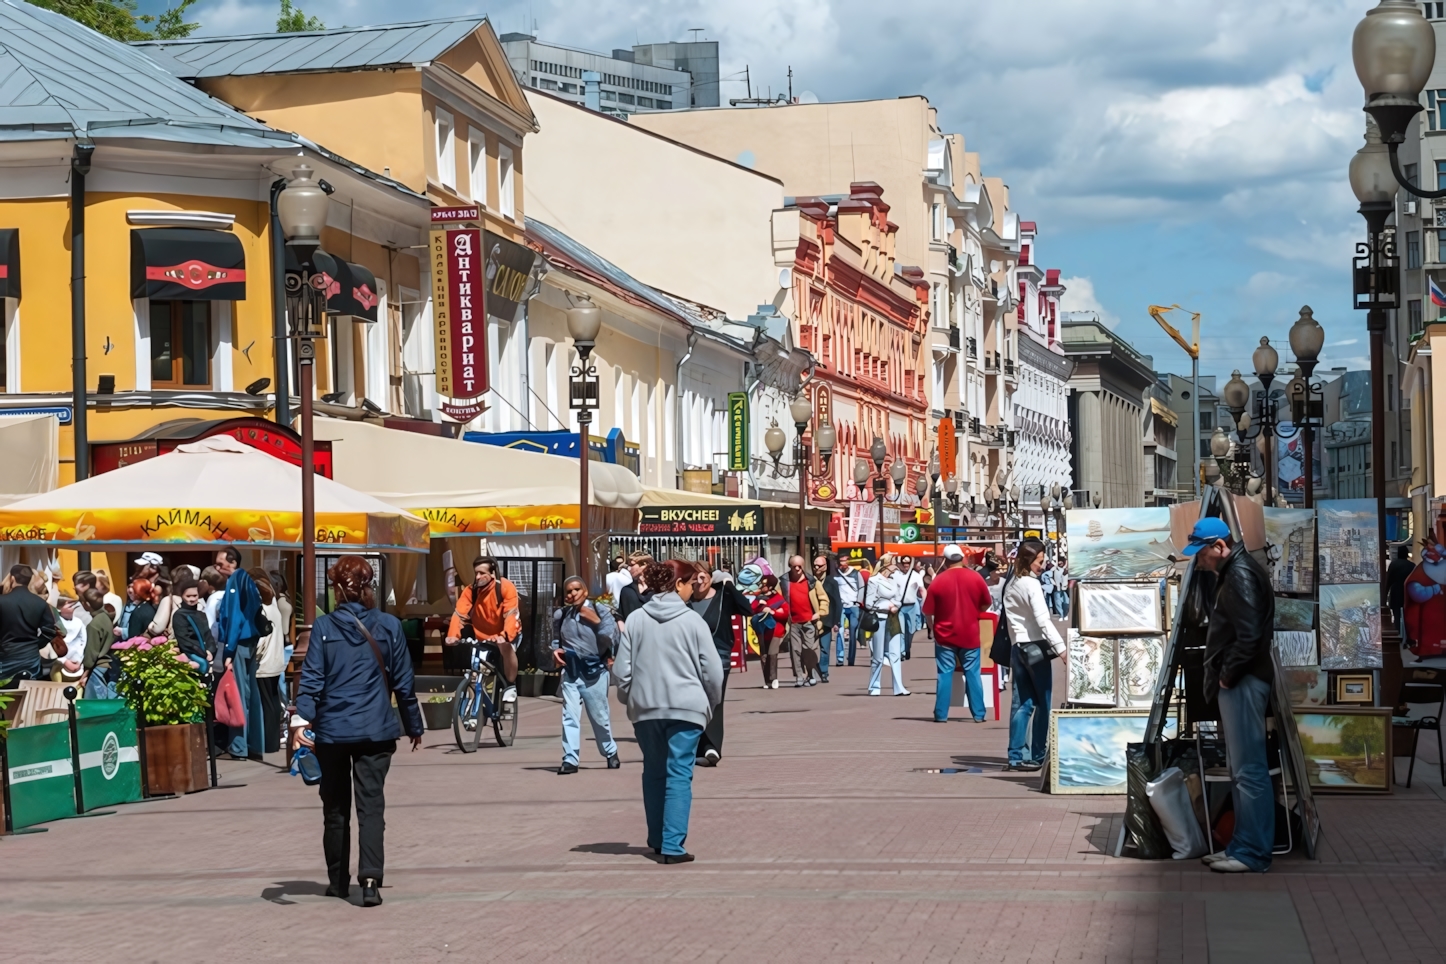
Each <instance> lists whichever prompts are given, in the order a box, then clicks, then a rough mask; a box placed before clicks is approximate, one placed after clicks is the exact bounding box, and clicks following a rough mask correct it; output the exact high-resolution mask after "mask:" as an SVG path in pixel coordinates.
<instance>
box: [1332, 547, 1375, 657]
mask: <svg viewBox="0 0 1446 964" xmlns="http://www.w3.org/2000/svg"><path fill="white" fill-rule="evenodd" d="M1372 531H1374V530H1372ZM1320 665H1321V667H1322V668H1323V669H1380V667H1381V587H1380V586H1379V585H1376V584H1374V583H1372V584H1371V585H1366V586H1321V587H1320Z"/></svg>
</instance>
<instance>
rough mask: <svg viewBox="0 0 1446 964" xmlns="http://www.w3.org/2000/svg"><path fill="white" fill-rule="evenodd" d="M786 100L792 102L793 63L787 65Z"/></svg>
mask: <svg viewBox="0 0 1446 964" xmlns="http://www.w3.org/2000/svg"><path fill="white" fill-rule="evenodd" d="M788 102H789V103H790V104H791V103H793V65H792V64H789V65H788Z"/></svg>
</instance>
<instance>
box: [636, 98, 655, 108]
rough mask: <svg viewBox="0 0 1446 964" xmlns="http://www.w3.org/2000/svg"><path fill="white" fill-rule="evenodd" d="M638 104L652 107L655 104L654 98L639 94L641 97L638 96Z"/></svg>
mask: <svg viewBox="0 0 1446 964" xmlns="http://www.w3.org/2000/svg"><path fill="white" fill-rule="evenodd" d="M638 106H639V107H652V106H653V98H651V97H642V96H639V97H638Z"/></svg>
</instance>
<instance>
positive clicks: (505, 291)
mask: <svg viewBox="0 0 1446 964" xmlns="http://www.w3.org/2000/svg"><path fill="white" fill-rule="evenodd" d="M482 240H483V245H484V248H485V250H486V252H487V258H486V264H487V268H486V271H487V273H486V284H487V313H488V314H489V315H492V316H494V317H497V318H501V319H502V320H503V321H514V320H516V318H517V309H518V307H519V306H520V305H521V304H522V299H523V298H524V297H526V296H527V279H528V278H530V277H531V276H532V265H533V262H535V261H536V260H537V252H535V251H533V250H532V249H531V248H529V247H527V246H526V245H525V244H518V243H517V242H515V241H508V240H507V239H506V238H504V237H502V236H501V235H497V234H493V233H492V232H491V231H487V232H485V233H484V235H483V239H482Z"/></svg>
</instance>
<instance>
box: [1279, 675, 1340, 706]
mask: <svg viewBox="0 0 1446 964" xmlns="http://www.w3.org/2000/svg"><path fill="white" fill-rule="evenodd" d="M1284 672H1285V691H1286V692H1287V693H1289V694H1290V705H1291V706H1325V705H1326V702H1327V701H1328V700H1329V698H1330V674H1329V673H1327V672H1326V671H1325V670H1323V669H1321V668H1320V667H1319V666H1287V667H1285V670H1284Z"/></svg>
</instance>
